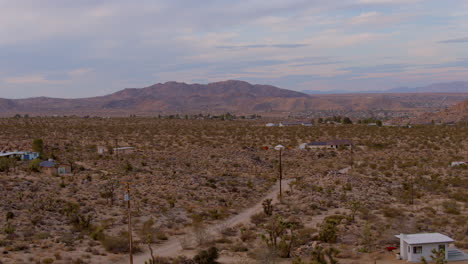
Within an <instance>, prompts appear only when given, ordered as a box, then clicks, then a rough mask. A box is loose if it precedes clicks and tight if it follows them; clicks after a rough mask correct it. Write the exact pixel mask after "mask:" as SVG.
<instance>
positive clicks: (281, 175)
mask: <svg viewBox="0 0 468 264" xmlns="http://www.w3.org/2000/svg"><path fill="white" fill-rule="evenodd" d="M282 151H283V150H282V149H280V150H279V189H280V198H281V197H283V193H282V190H281V188H282V184H281V180H283V168H282V166H281V163H282V162H281V156H282V155H281V153H282Z"/></svg>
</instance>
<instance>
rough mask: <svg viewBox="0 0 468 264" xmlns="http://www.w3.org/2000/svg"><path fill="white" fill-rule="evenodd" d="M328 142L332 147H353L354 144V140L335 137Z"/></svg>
mask: <svg viewBox="0 0 468 264" xmlns="http://www.w3.org/2000/svg"><path fill="white" fill-rule="evenodd" d="M327 144H328V145H329V146H330V148H342V147H345V148H351V147H352V146H353V145H354V144H353V142H352V141H350V140H347V139H335V140H331V141H327Z"/></svg>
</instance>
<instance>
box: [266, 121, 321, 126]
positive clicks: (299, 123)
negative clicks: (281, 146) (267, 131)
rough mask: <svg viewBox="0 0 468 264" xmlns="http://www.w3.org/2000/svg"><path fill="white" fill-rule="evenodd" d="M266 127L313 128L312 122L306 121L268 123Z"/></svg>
mask: <svg viewBox="0 0 468 264" xmlns="http://www.w3.org/2000/svg"><path fill="white" fill-rule="evenodd" d="M265 126H266V127H290V126H307V127H310V126H312V123H311V122H306V121H294V122H279V123H277V124H276V123H267V124H265Z"/></svg>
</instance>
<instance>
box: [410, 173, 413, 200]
mask: <svg viewBox="0 0 468 264" xmlns="http://www.w3.org/2000/svg"><path fill="white" fill-rule="evenodd" d="M410 182H411V205H414V186H413V185H414V179H413V175H411V181H410Z"/></svg>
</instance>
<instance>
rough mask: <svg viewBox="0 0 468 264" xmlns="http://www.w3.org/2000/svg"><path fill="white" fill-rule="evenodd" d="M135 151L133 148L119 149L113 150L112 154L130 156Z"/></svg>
mask: <svg viewBox="0 0 468 264" xmlns="http://www.w3.org/2000/svg"><path fill="white" fill-rule="evenodd" d="M134 151H135V148H134V147H120V148H114V153H115V154H131V153H133V152H134Z"/></svg>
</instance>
